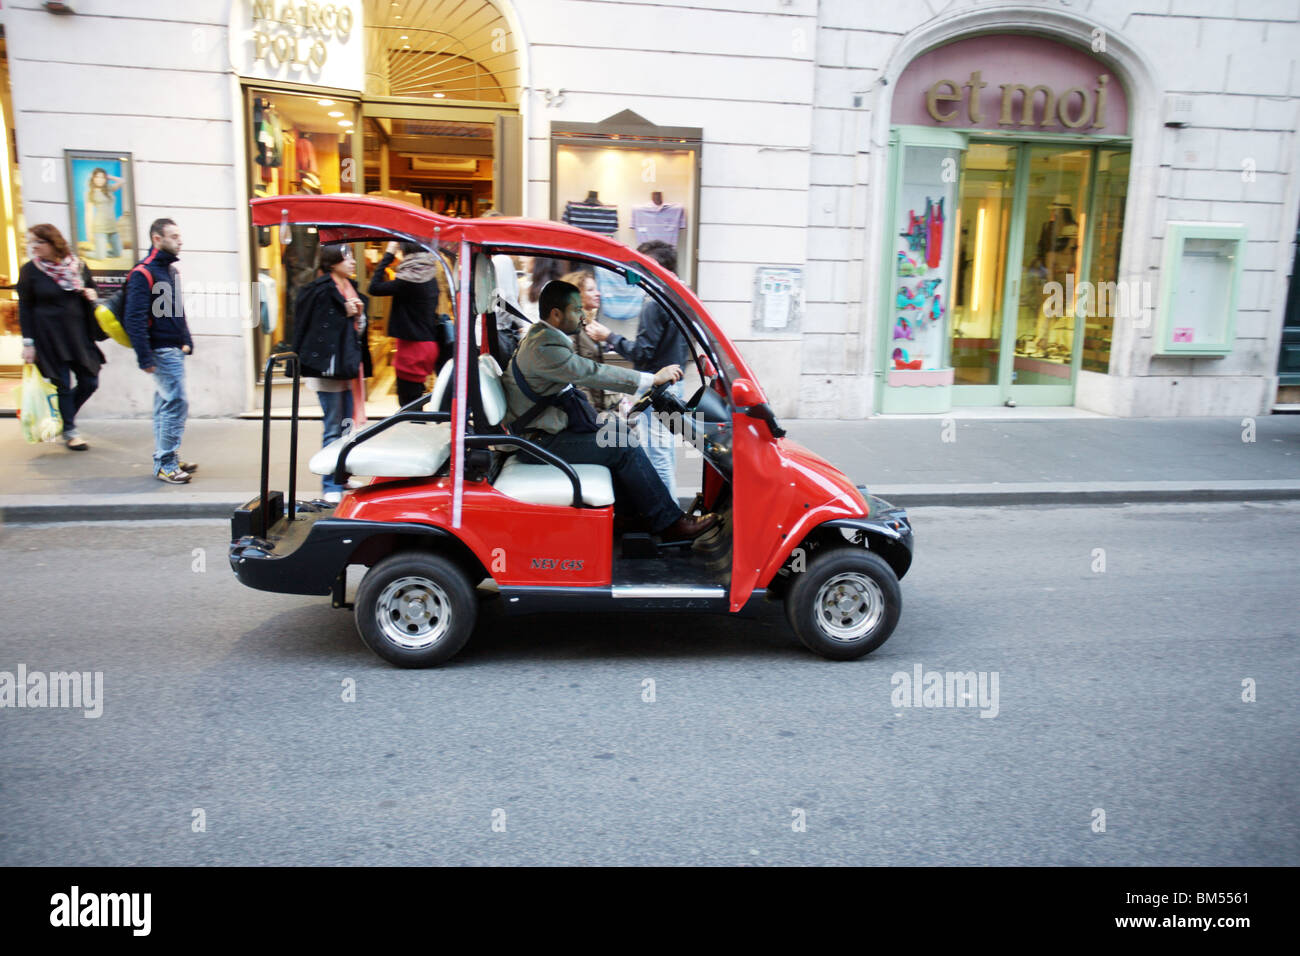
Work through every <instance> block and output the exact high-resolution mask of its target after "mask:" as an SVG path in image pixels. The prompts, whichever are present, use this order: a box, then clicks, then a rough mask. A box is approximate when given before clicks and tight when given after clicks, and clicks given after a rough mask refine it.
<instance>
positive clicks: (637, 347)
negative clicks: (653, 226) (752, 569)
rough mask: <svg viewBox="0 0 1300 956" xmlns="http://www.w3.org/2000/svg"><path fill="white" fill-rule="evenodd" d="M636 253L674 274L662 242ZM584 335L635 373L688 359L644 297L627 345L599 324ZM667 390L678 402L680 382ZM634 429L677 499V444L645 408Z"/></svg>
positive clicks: (670, 325)
mask: <svg viewBox="0 0 1300 956" xmlns="http://www.w3.org/2000/svg"><path fill="white" fill-rule="evenodd" d="M636 251H637V252H640V253H642V254H643V255H647V256H649V257H650V258H651V259H653V260H654V261H655V262H657V263H659V264H660V265H661V266H663V267H664V268H665V269H667V270H668V271H669V272H671V273H673V274H674V275H676V273H677V250H676V249H675V248H674V247H673V246H671V245H669V244H668V243H666V242H663V241H662V240H659V239H652V240H651V241H649V242H643V243H641V245H640V246H638V247H637V250H636ZM587 334H588V335H590V336H591V337H592V339H593V340H595V341H597V342H601V343H603V344H604V345H605V346H607V347H609V348H611V349H613V350H614V351H615V352H617V353H618V354H619V355H621V356H623V357H624V358H625V359H627V360H628V361H629V362H631V363H632V367H633V368H634V369H636V370H637V371H638V372H654V371H655V370H656V369H660V368H663V367H664V366H665V365H683V366H684V365H685V364H686V362H687V360H688V359H689V358H690V357H691V356H690V350H689V349H688V348H687V346H686V339H685V338H684V337H683V336H682V333H681V330H680V329H678V328H677V325H676V324H675V323H674V322H673V321H672V319H670V318H669V317H668V315H667V313H665V312H664V310H663V307H662V306H660V305H659V303H658V302H656V301H655V300H654V299H651V298H649V297H647V298H646V301H645V305H643V306H642V307H641V320H640V322H639V324H638V325H637V333H636V339H635V340H634V341H631V342H629V341H628V340H627V339H625V338H624V337H623V336H621V335H619V334H618V333H617V332H611V331H610V330H609V329H608V328H607V327H606V326H604V325H601V324H600V323H599V322H591V323H589V324H588V325H587ZM668 391H669V392H671V393H672V394H673V395H674V396H676V397H677V398H678V399H680V398H681V397H682V383H681V382H680V381H677V382H674V383H673V384H672V385H669V386H668ZM636 427H637V430H638V431H639V432H640V437H641V441H642V443H643V444H644V447H645V451H646V456H647V457H649V459H650V464H652V465H654V468H655V471H656V472H658V473H659V477H660V478H662V479H663V482H664V485H665V487H667V488H668V493H669V494H670V495H671V496H672V497H673V500H676V499H677V442H676V439H675V437H674V435H673V433H672V432H671V431H669V430H668V429H667V428H665V427H664V425H663V423H662V422H661V421H660V420H659V419H658V418H657V417H655V415H654V414H652V412H651V410H650V409H646V410H645V411H644V412H642V413H641V414H640V415H638V416H637V422H636Z"/></svg>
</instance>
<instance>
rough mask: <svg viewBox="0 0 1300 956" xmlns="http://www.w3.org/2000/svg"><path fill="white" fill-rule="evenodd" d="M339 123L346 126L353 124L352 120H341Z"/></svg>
mask: <svg viewBox="0 0 1300 956" xmlns="http://www.w3.org/2000/svg"><path fill="white" fill-rule="evenodd" d="M339 125H340V126H344V127H346V126H351V125H352V120H339Z"/></svg>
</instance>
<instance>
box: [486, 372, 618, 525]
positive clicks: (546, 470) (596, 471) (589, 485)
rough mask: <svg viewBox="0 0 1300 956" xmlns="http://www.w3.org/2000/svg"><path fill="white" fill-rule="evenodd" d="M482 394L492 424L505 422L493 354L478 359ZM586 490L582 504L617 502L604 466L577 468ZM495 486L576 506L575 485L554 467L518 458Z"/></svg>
mask: <svg viewBox="0 0 1300 956" xmlns="http://www.w3.org/2000/svg"><path fill="white" fill-rule="evenodd" d="M478 378H479V391H480V392H481V393H482V395H483V411H484V413H485V414H486V415H487V418H488V422H489V423H490V424H493V425H498V424H500V423H501V419H503V418H504V417H505V414H506V392H505V388H504V387H503V386H502V384H501V366H499V365H498V364H497V360H496V359H494V358H493V357H492V356H490V355H483V356H480V357H479V360H478ZM573 470H574V471H576V472H577V473H578V484H579V485H580V486H581V488H582V503H583V504H585V505H587V506H588V507H590V508H604V507H606V506H607V505H612V504H613V503H614V481H613V478H612V477H611V476H610V473H609V469H608V468H606V467H605V466H604V465H574V466H573ZM492 486H493V487H494V488H496V490H497V491H499V492H501V494H503V495H505V496H506V497H507V498H514V499H515V500H516V501H525V502H528V503H529V504H534V505H571V504H573V484H572V482H570V481H569V479H568V477H567V476H566V475H565V474H564V472H562V471H560V469H558V468H556V467H555V466H554V465H546V464H541V465H525V464H522V463H521V462H520V461H519V458H518V456H517V455H515V456H512V457H511V458H510V459H509V460H508V461H506V463H505V466H504V467H503V468H502V469H501V474H500V475H498V476H497V480H496V481H494V482H492Z"/></svg>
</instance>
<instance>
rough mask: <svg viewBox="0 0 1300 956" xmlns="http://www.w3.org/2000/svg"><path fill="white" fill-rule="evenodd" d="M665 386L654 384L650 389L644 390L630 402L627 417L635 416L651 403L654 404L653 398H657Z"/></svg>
mask: <svg viewBox="0 0 1300 956" xmlns="http://www.w3.org/2000/svg"><path fill="white" fill-rule="evenodd" d="M667 387H668V386H667V385H656V386H654V388H652V389H650V391H648V392H646V393H645V394H644V395H642V396H641V397H640V398H638V399H637V400H636V401H635V402H634V403H633V404H632V407H631V408H629V409H628V410H627V417H628V418H635V417H636V416H637V415H640V414H641V413H642V412H644V411H645V410H646V409H647V408H649V407H650V406H651V405H653V404H655V399H656V398H658V397H659V396H660V395H662V394H663V393H664V389H666V388H667Z"/></svg>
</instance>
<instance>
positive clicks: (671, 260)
mask: <svg viewBox="0 0 1300 956" xmlns="http://www.w3.org/2000/svg"><path fill="white" fill-rule="evenodd" d="M636 251H637V252H639V253H641V254H642V255H645V256H649V257H650V258H651V259H653V260H654V261H655V262H657V263H659V264H660V265H661V266H663V267H664V268H665V269H667V270H668V271H669V272H671V273H672V274H673V275H676V274H677V250H676V249H674V248H673V247H672V246H670V245H668V243H666V242H664V241H663V240H662V239H651V240H650V241H649V242H643V243H641V245H639V246H637V247H636Z"/></svg>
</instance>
